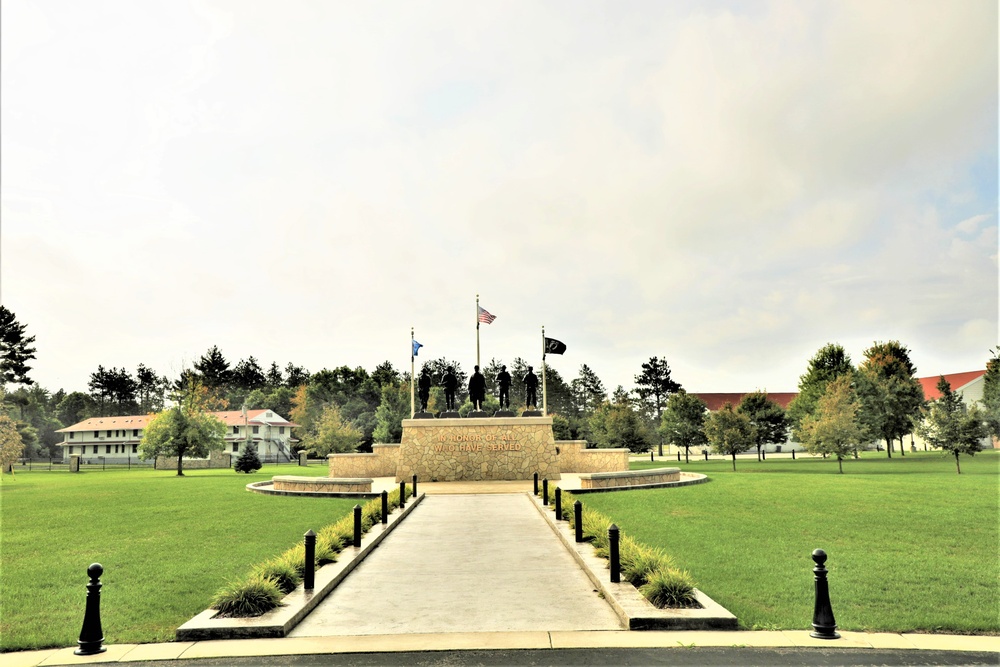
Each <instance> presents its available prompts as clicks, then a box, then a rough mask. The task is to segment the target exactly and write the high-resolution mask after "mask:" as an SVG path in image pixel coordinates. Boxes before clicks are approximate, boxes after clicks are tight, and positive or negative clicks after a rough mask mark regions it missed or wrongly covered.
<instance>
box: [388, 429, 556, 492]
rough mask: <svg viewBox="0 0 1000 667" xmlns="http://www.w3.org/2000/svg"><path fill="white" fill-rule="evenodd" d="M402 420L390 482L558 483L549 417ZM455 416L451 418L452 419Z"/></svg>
mask: <svg viewBox="0 0 1000 667" xmlns="http://www.w3.org/2000/svg"><path fill="white" fill-rule="evenodd" d="M446 414H449V413H441V417H439V418H438V419H434V420H430V419H426V420H425V419H419V420H418V419H404V420H403V437H402V442H401V443H400V445H399V463H398V467H397V468H396V481H403V480H409V479H411V478H412V476H413V475H416V476H417V479H420V480H426V481H429V482H454V481H483V480H527V479H532V478H533V475H534V474H535V473H538V476H539V478H540V479H549V480H554V479H559V478H560V476H559V455H558V453H557V452H556V444H555V439H554V438H553V436H552V417H542V416H541V413H539V414H538V416H534V417H525V416H521V417H501V418H497V417H477V418H474V417H466V418H465V419H461V418H457V417H456V418H447V417H445V415H446ZM456 414H457V413H456Z"/></svg>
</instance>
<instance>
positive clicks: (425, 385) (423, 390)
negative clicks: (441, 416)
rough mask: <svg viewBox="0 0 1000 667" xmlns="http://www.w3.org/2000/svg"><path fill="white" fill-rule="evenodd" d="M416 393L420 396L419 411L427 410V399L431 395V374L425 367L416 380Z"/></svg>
mask: <svg viewBox="0 0 1000 667" xmlns="http://www.w3.org/2000/svg"><path fill="white" fill-rule="evenodd" d="M417 395H418V396H419V397H420V411H421V412H427V401H428V400H429V399H430V396H431V375H430V373H428V372H427V369H426V368H425V369H424V370H423V371H422V372H421V373H420V379H419V380H417Z"/></svg>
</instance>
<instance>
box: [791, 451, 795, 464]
mask: <svg viewBox="0 0 1000 667" xmlns="http://www.w3.org/2000/svg"><path fill="white" fill-rule="evenodd" d="M792 460H793V461H794V460H795V450H794V449H793V450H792Z"/></svg>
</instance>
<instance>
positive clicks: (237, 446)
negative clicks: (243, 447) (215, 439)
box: [233, 442, 240, 452]
mask: <svg viewBox="0 0 1000 667" xmlns="http://www.w3.org/2000/svg"><path fill="white" fill-rule="evenodd" d="M233 451H234V452H238V451H240V443H238V442H234V443H233Z"/></svg>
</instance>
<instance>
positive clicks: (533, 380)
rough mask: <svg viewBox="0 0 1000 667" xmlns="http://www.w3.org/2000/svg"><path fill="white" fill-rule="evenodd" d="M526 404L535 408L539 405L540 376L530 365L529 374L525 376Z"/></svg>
mask: <svg viewBox="0 0 1000 667" xmlns="http://www.w3.org/2000/svg"><path fill="white" fill-rule="evenodd" d="M524 394H525V396H524V405H525V407H529V408H534V407H537V406H538V376H537V375H535V373H534V367H532V366H528V374H527V375H525V376H524Z"/></svg>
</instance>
